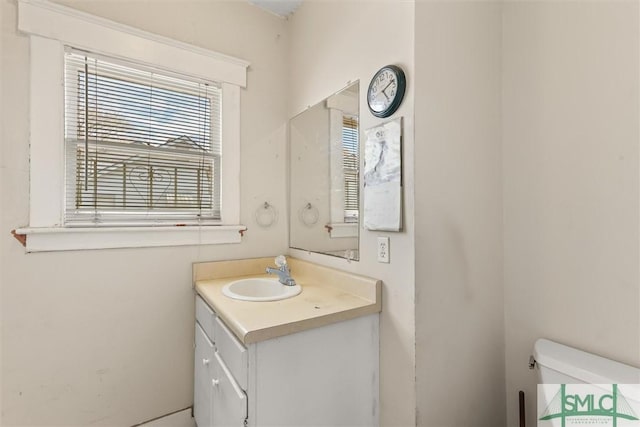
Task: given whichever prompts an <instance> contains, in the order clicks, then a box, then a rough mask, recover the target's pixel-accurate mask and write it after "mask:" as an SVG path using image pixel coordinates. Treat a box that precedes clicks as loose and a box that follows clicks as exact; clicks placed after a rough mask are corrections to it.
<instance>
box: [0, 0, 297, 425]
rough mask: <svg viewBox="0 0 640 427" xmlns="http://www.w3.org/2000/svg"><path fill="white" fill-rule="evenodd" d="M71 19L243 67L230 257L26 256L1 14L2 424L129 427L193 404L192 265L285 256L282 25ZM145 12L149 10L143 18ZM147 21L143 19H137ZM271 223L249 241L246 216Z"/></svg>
mask: <svg viewBox="0 0 640 427" xmlns="http://www.w3.org/2000/svg"><path fill="white" fill-rule="evenodd" d="M70 4H72V5H73V6H74V7H77V8H79V9H83V10H85V11H89V12H90V13H93V14H96V15H100V16H104V17H107V18H110V19H113V20H115V21H118V22H122V23H125V24H130V25H133V26H136V27H138V28H142V29H145V30H148V31H152V32H155V33H158V34H162V35H164V36H169V37H172V38H175V39H178V40H182V41H185V42H189V43H193V44H197V45H200V46H202V47H205V48H209V49H213V50H217V51H221V52H223V53H227V54H231V55H234V56H238V57H241V58H244V59H246V60H249V61H250V62H251V67H250V69H249V72H248V87H247V89H246V90H243V91H242V95H241V96H242V121H243V127H242V136H241V143H242V147H241V168H242V171H241V190H242V194H241V220H242V223H243V224H246V225H247V226H248V227H249V231H248V232H247V233H246V234H245V237H244V238H243V242H242V243H241V244H237V245H224V246H203V247H173V248H154V249H126V250H103V251H83V252H65V253H62V252H58V253H39V254H30V255H25V253H24V249H23V248H22V247H21V246H20V245H19V244H18V242H16V241H15V240H13V238H12V237H11V236H10V235H9V230H11V229H13V228H16V227H19V226H23V225H26V224H27V222H28V208H29V207H28V194H29V186H28V184H29V152H28V148H29V139H28V138H29V126H28V124H29V115H28V111H29V105H28V99H29V96H28V94H29V81H28V75H29V56H28V53H29V43H28V39H27V38H26V37H25V36H23V35H20V34H18V33H17V31H16V22H17V18H16V10H17V2H16V1H15V0H0V11H1V14H2V36H1V41H2V66H1V70H2V77H3V78H2V102H1V103H0V104H1V108H2V110H3V111H4V114H3V115H2V119H3V123H2V137H1V138H2V139H1V143H0V149H1V157H0V160H1V163H0V185H1V187H0V203H1V204H2V219H1V222H0V225H1V227H0V230H2V233H1V234H0V236H1V237H0V250H1V256H0V260H1V262H2V264H1V270H0V282H1V285H2V289H1V302H2V306H1V307H0V310H1V315H2V319H1V324H2V334H1V337H2V340H1V345H2V360H1V361H2V369H1V374H2V411H3V413H2V420H1V423H2V425H31V426H33V425H67V426H72V425H73V426H84V425H89V424H92V425H110V426H114V425H121V426H127V425H133V424H135V423H138V422H141V421H144V420H147V419H150V418H153V417H157V416H160V415H163V414H166V413H168V412H171V411H175V410H178V409H182V408H185V407H188V406H190V405H191V404H192V381H193V380H192V376H193V374H192V369H193V361H192V357H193V350H192V343H193V318H194V313H193V291H192V289H191V263H192V262H194V261H205V260H216V259H230V258H245V257H255V256H268V255H274V254H277V253H284V252H286V248H287V243H286V242H287V240H286V221H285V218H286V197H285V194H283V191H282V189H283V188H285V186H286V181H285V179H286V175H285V170H286V167H285V158H286V153H285V146H286V119H287V117H288V116H287V111H286V97H285V96H283V93H286V79H284V78H283V75H286V71H287V67H286V58H287V55H286V48H287V32H286V26H285V24H286V21H283V20H281V19H279V18H277V17H275V16H272V15H270V14H268V13H266V12H262V11H260V10H259V9H257V8H255V7H252V6H249V5H248V4H246V3H244V2H231V3H229V2H187V1H184V2H182V1H175V2H151V1H127V2H121V1H91V2H89V1H84V2H72V3H70ZM151 5H152V6H153V9H152V8H151ZM151 11H152V13H150V12H151ZM264 201H269V203H271V204H273V205H274V206H275V207H276V208H277V209H278V210H279V213H280V220H279V222H278V224H276V225H275V226H273V227H271V228H268V229H262V228H260V227H258V226H257V225H256V224H255V223H254V220H253V213H254V211H255V209H256V208H257V207H258V206H259V205H261V204H262V203H264Z"/></svg>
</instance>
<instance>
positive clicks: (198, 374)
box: [193, 323, 215, 427]
mask: <svg viewBox="0 0 640 427" xmlns="http://www.w3.org/2000/svg"><path fill="white" fill-rule="evenodd" d="M195 341H196V348H195V359H194V381H193V386H194V389H193V416H194V418H195V420H196V424H197V425H198V427H210V426H211V425H212V424H211V421H212V418H211V404H212V391H213V387H212V386H211V380H212V378H213V372H214V370H215V368H214V348H213V343H212V342H211V341H210V340H209V338H207V335H206V334H205V333H204V331H203V330H202V328H201V327H200V325H199V324H198V323H196V340H195Z"/></svg>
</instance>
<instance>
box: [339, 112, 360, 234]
mask: <svg viewBox="0 0 640 427" xmlns="http://www.w3.org/2000/svg"><path fill="white" fill-rule="evenodd" d="M358 134H359V132H358V117H356V116H348V115H344V116H342V168H343V171H344V222H358V174H359V170H358V168H359V165H360V154H359V145H358Z"/></svg>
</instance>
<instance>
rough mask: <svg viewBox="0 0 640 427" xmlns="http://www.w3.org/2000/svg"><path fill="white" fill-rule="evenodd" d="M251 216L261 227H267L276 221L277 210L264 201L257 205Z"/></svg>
mask: <svg viewBox="0 0 640 427" xmlns="http://www.w3.org/2000/svg"><path fill="white" fill-rule="evenodd" d="M253 216H254V219H255V220H256V224H258V225H259V226H260V227H262V228H269V227H271V226H272V225H273V224H275V223H276V222H278V211H276V208H274V207H273V205H271V204H269V202H264V203H263V204H261V205H260V206H258V207H257V208H256V211H255V212H254V215H253Z"/></svg>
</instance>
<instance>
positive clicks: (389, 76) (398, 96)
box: [367, 65, 407, 117]
mask: <svg viewBox="0 0 640 427" xmlns="http://www.w3.org/2000/svg"><path fill="white" fill-rule="evenodd" d="M406 85H407V81H406V79H405V76H404V71H402V68H400V67H398V66H395V65H387V66H384V67H382V68H380V70H378V72H377V73H376V74H375V75H374V76H373V78H372V79H371V83H369V89H368V90H367V104H369V110H370V111H371V114H373V115H374V116H376V117H389V116H390V115H392V114H393V113H395V111H396V110H397V109H398V107H400V104H401V103H402V98H403V97H404V89H405V87H406Z"/></svg>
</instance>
